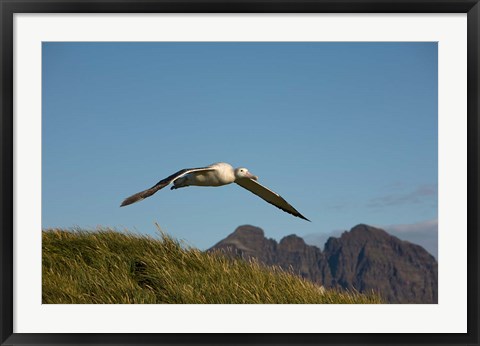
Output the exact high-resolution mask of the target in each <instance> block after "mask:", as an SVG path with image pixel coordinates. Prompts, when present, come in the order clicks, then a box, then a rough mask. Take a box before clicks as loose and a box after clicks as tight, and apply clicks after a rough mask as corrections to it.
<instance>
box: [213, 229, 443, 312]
mask: <svg viewBox="0 0 480 346" xmlns="http://www.w3.org/2000/svg"><path fill="white" fill-rule="evenodd" d="M213 250H220V251H223V252H224V253H225V254H226V255H228V256H233V257H242V258H245V259H249V258H256V259H257V260H258V261H259V262H261V263H263V264H265V265H270V266H271V265H275V266H280V267H282V268H284V269H286V270H290V271H293V272H294V273H296V274H297V275H300V276H302V277H304V278H306V279H308V280H311V281H313V282H316V283H319V284H321V285H323V286H325V287H326V288H342V289H349V290H352V289H355V290H358V291H360V292H370V291H372V290H374V291H376V292H378V293H380V295H381V296H382V297H383V299H384V300H385V301H387V302H389V303H424V304H426V303H429V304H431V303H437V301H438V293H437V291H438V280H437V277H438V274H437V267H438V265H437V261H436V260H435V258H434V257H433V256H432V255H430V254H429V253H428V252H427V251H426V250H425V249H423V248H422V247H421V246H419V245H416V244H412V243H410V242H407V241H403V240H400V239H398V238H397V237H394V236H392V235H390V234H388V233H387V232H386V231H384V230H382V229H379V228H375V227H371V226H368V225H363V224H360V225H357V226H355V227H353V228H352V229H351V230H350V231H349V232H344V233H343V234H342V235H341V236H340V237H339V238H334V237H331V238H329V239H328V241H327V242H326V244H325V248H324V250H323V251H322V250H320V249H319V248H318V247H316V246H312V245H307V244H306V243H305V242H304V240H303V239H302V238H300V237H298V236H296V235H289V236H287V237H284V238H283V239H282V240H280V242H278V243H277V241H275V240H274V239H268V238H266V237H265V234H264V232H263V230H262V229H260V228H258V227H254V226H249V225H245V226H240V227H238V228H237V229H236V230H235V231H234V232H233V233H232V234H230V235H229V236H228V237H227V238H225V239H223V240H221V241H220V242H218V243H217V244H216V245H214V246H213V247H212V248H210V249H209V250H208V251H213Z"/></svg>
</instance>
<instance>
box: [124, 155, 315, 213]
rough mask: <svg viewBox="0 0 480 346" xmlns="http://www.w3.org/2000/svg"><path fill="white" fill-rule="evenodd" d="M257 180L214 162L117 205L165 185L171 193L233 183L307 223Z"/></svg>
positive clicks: (183, 172)
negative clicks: (180, 189) (196, 187)
mask: <svg viewBox="0 0 480 346" xmlns="http://www.w3.org/2000/svg"><path fill="white" fill-rule="evenodd" d="M257 180H258V177H256V176H254V175H253V174H251V173H250V172H249V171H248V169H246V168H243V167H241V168H236V169H234V168H233V167H232V166H231V165H229V164H228V163H225V162H218V163H214V164H211V165H209V166H207V167H201V168H185V169H182V170H180V171H178V172H176V173H174V174H172V175H171V176H169V177H167V178H165V179H162V180H160V181H159V182H158V183H157V184H155V185H154V186H152V187H151V188H149V189H146V190H144V191H140V192H138V193H136V194H134V195H132V196H130V197H128V198H126V199H125V200H124V201H123V202H122V204H121V206H122V207H123V206H126V205H129V204H133V203H136V202H139V201H141V200H143V199H145V198H147V197H150V196H151V195H153V194H154V193H155V192H157V191H158V190H161V189H163V188H164V187H165V186H167V185H169V184H173V186H172V187H171V189H172V190H175V189H179V188H181V187H187V186H223V185H228V184H231V183H237V184H238V185H240V186H241V187H243V188H244V189H247V190H248V191H250V192H252V193H254V194H255V195H257V196H258V197H260V198H262V199H263V200H265V201H266V202H268V203H270V204H273V205H274V206H276V207H277V208H280V209H282V210H283V211H285V212H287V213H289V214H292V215H294V216H297V217H300V218H302V219H304V220H307V221H310V220H308V219H307V218H306V217H305V216H303V215H302V214H300V213H299V212H298V211H297V210H296V209H295V208H294V207H292V206H291V205H290V204H289V203H288V202H287V201H286V200H284V199H283V198H282V197H281V196H280V195H279V194H278V193H276V192H273V191H272V190H270V189H268V188H266V187H265V186H263V185H261V184H260V183H259V182H258V181H257Z"/></svg>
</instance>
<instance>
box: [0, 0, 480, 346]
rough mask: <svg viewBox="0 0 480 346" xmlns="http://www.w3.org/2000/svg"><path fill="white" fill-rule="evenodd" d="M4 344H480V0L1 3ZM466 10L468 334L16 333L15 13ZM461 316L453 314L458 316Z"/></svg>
mask: <svg viewBox="0 0 480 346" xmlns="http://www.w3.org/2000/svg"><path fill="white" fill-rule="evenodd" d="M0 11H1V13H0V16H1V40H2V42H1V54H0V58H1V79H0V83H1V85H0V90H1V105H2V108H1V112H2V113H1V126H0V127H1V133H2V136H1V169H0V176H1V179H0V181H1V183H0V184H1V192H2V199H1V208H0V220H1V223H2V230H1V232H0V241H1V254H0V261H1V263H0V267H1V286H0V287H1V300H0V301H1V306H0V311H1V312H0V313H1V324H0V328H1V329H0V341H1V344H2V345H27V344H28V345H37V344H46V345H60V344H65V345H87V344H91V345H107V344H114V345H156V344H157V345H173V344H183V345H189V344H191V345H194V344H225V345H255V344H257V345H260V344H291V345H301V344H305V345H306V344H321V345H330V344H331V345H333V344H335V345H341V344H344V345H346V344H349V345H350V344H355V345H370V344H372V345H373V344H381V345H387V344H396V345H400V344H409V345H415V344H435V345H440V344H442V345H478V344H479V339H478V329H479V319H478V316H479V300H478V295H479V285H478V280H479V268H480V265H479V256H478V250H479V249H480V246H479V237H478V232H479V227H478V215H479V207H478V195H479V175H478V173H479V172H478V162H479V161H478V154H479V153H478V148H479V145H480V143H479V135H478V134H479V132H480V128H479V117H480V114H479V95H480V88H479V83H480V78H479V77H480V69H479V64H480V56H479V49H480V36H479V30H480V28H479V18H480V4H479V0H421V1H417V0H392V1H389V0H246V1H237V0H233V1H226V0H210V1H205V0H198V1H194V0H186V1H183V0H176V1H172V0H166V1H165V0H99V1H95V0H94V1H89V0H85V1H69V0H38V1H36V0H30V1H16V0H0ZM157 12H158V13H467V32H468V33H467V44H468V57H467V64H468V66H467V69H468V79H467V88H468V101H467V102H468V105H467V112H468V132H467V133H468V139H467V143H468V153H467V154H468V178H467V183H468V210H467V212H468V247H467V249H466V250H467V254H468V310H467V314H468V316H467V318H468V326H467V328H468V332H467V333H465V334H454V333H449V334H430V333H428V334H427V333H425V334H407V333H405V334H358V333H355V334H333V333H327V334H324V333H322V334H313V333H311V334H171V333H167V334H154V333H151V334H134V333H132V334H108V333H102V334H94V333H87V334H64V333H61V334H49V333H45V334H43V333H35V334H24V333H14V332H13V318H14V311H13V297H14V291H13V231H14V224H13V201H14V195H13V180H14V172H13V159H14V154H13V150H14V147H13V120H14V119H13V63H14V61H13V35H14V28H13V16H14V14H16V13H157ZM452 318H455V316H452Z"/></svg>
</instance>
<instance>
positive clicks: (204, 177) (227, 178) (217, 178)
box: [173, 162, 235, 188]
mask: <svg viewBox="0 0 480 346" xmlns="http://www.w3.org/2000/svg"><path fill="white" fill-rule="evenodd" d="M208 168H211V170H205V171H198V172H192V173H188V174H185V175H184V176H183V177H180V178H178V179H176V180H175V181H174V182H173V185H174V188H180V187H185V186H192V185H193V186H222V185H227V184H231V183H233V182H235V170H234V169H233V167H232V166H231V165H229V164H228V163H225V162H218V163H214V164H212V165H210V166H208Z"/></svg>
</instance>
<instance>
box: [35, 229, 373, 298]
mask: <svg viewBox="0 0 480 346" xmlns="http://www.w3.org/2000/svg"><path fill="white" fill-rule="evenodd" d="M42 249H43V255H42V256H43V259H42V261H43V263H42V281H43V289H42V301H43V303H44V304H59V303H60V304H92V303H101V304H138V303H143V304H162V303H169V304H317V303H319V304H322V303H334V304H371V303H381V301H380V298H379V297H378V296H377V295H374V294H369V295H363V294H359V293H355V292H340V291H336V290H325V289H323V287H320V286H318V285H315V284H313V283H311V282H309V281H306V280H303V279H301V278H299V277H297V276H294V275H292V274H290V273H288V272H285V271H283V270H281V269H280V268H275V267H265V266H262V265H260V264H258V263H257V262H255V261H244V260H233V259H229V258H227V257H225V256H223V255H222V254H220V253H205V252H202V251H199V250H197V249H194V248H186V247H184V246H182V245H181V244H180V243H179V242H178V241H176V240H174V239H172V238H171V237H169V236H167V235H165V234H161V235H160V236H159V237H158V239H155V238H152V237H148V236H140V235H134V234H130V233H120V232H117V231H113V230H109V229H102V230H97V231H82V230H62V229H49V230H45V231H43V232H42Z"/></svg>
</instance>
